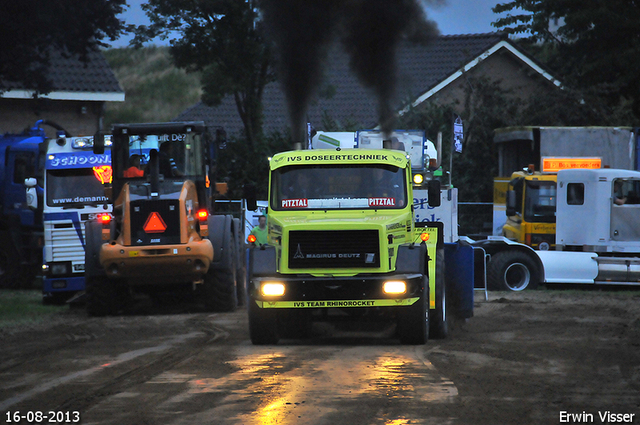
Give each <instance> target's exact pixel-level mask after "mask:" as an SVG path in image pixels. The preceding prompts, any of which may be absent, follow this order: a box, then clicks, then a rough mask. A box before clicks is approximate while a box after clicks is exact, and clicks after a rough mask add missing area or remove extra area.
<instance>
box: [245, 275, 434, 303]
mask: <svg viewBox="0 0 640 425" xmlns="http://www.w3.org/2000/svg"><path fill="white" fill-rule="evenodd" d="M390 280H401V281H404V282H405V283H406V285H407V290H406V292H405V293H403V294H386V293H384V291H383V290H382V287H383V284H384V282H387V281H390ZM266 282H280V283H282V284H283V285H284V287H285V292H284V294H283V295H282V296H278V297H274V296H264V295H262V293H261V291H260V288H261V285H262V284H263V283H266ZM423 285H424V279H423V275H422V274H393V275H367V276H362V275H359V276H354V277H314V276H304V277H299V276H297V277H289V276H284V275H278V276H274V277H254V278H253V279H252V280H251V282H250V286H249V294H250V297H251V299H252V302H255V303H256V304H257V305H258V307H260V308H270V309H271V308H277V309H307V308H320V309H322V308H375V307H398V306H409V305H412V304H414V303H416V302H417V301H418V300H419V299H420V297H421V294H423Z"/></svg>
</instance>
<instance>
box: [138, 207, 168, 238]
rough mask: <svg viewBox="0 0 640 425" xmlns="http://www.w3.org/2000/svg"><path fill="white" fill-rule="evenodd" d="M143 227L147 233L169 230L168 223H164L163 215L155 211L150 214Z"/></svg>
mask: <svg viewBox="0 0 640 425" xmlns="http://www.w3.org/2000/svg"><path fill="white" fill-rule="evenodd" d="M142 229H143V230H144V231H145V232H146V233H164V231H165V230H167V225H166V224H165V223H164V220H163V219H162V217H160V214H158V213H157V212H155V211H154V212H152V213H151V214H149V217H148V218H147V221H146V222H145V223H144V226H143V227H142Z"/></svg>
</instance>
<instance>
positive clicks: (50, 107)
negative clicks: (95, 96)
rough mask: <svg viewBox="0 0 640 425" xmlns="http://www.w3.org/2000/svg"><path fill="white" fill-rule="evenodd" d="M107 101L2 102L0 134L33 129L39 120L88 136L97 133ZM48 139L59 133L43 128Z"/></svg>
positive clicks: (77, 134)
mask: <svg viewBox="0 0 640 425" xmlns="http://www.w3.org/2000/svg"><path fill="white" fill-rule="evenodd" d="M103 108H104V102H89V101H69V100H49V99H38V100H34V99H26V100H25V99H0V133H1V134H4V133H20V132H22V130H24V129H25V128H28V127H33V125H34V124H35V122H36V121H38V120H47V121H53V122H55V123H56V124H58V125H59V126H61V127H63V128H64V129H65V130H67V132H68V133H70V134H71V135H72V136H89V135H93V134H95V133H96V131H97V130H98V128H99V120H100V119H101V117H102V116H103V114H104V113H103ZM42 128H43V129H44V130H45V132H46V133H47V136H48V137H54V136H55V134H56V130H55V129H54V128H52V127H49V126H42Z"/></svg>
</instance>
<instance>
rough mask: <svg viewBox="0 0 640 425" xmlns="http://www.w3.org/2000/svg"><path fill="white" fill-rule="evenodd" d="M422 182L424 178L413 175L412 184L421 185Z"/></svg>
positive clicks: (420, 175) (419, 175)
mask: <svg viewBox="0 0 640 425" xmlns="http://www.w3.org/2000/svg"><path fill="white" fill-rule="evenodd" d="M422 182H424V176H423V175H422V174H414V175H413V183H415V184H417V185H421V184H422Z"/></svg>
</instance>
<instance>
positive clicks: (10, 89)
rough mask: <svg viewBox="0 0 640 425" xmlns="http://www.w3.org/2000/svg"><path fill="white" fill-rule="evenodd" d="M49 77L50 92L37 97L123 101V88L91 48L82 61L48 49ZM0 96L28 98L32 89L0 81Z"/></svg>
mask: <svg viewBox="0 0 640 425" xmlns="http://www.w3.org/2000/svg"><path fill="white" fill-rule="evenodd" d="M49 78H50V79H51V82H52V84H53V90H52V91H51V93H48V94H46V95H41V96H40V97H43V98H47V99H53V100H85V101H111V102H122V101H124V90H123V89H122V87H120V83H119V82H118V79H117V78H116V76H115V75H114V73H113V71H112V70H111V68H110V67H109V64H108V63H107V61H106V59H105V58H104V55H103V54H102V53H101V52H91V53H89V54H88V55H87V61H86V62H84V61H82V60H80V59H79V58H78V57H68V58H67V57H64V56H63V55H62V54H61V53H60V52H55V51H54V52H52V54H51V65H50V70H49ZM0 86H1V87H2V89H3V90H4V93H0V98H9V99H31V98H33V90H29V89H28V88H25V87H24V86H23V85H22V84H20V83H15V82H8V81H2V82H1V83H0Z"/></svg>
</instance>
